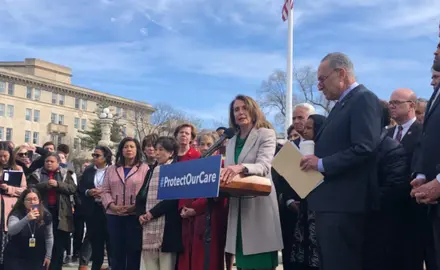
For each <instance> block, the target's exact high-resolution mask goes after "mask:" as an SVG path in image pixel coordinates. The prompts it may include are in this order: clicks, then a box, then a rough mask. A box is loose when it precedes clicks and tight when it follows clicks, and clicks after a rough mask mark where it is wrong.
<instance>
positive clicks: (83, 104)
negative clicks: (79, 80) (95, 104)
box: [81, 100, 87, 111]
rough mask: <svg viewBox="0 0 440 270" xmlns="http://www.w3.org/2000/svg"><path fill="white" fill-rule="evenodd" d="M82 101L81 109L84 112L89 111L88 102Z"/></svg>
mask: <svg viewBox="0 0 440 270" xmlns="http://www.w3.org/2000/svg"><path fill="white" fill-rule="evenodd" d="M81 101H82V103H81V109H82V110H83V111H87V100H81Z"/></svg>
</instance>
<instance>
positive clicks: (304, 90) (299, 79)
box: [293, 66, 333, 113]
mask: <svg viewBox="0 0 440 270" xmlns="http://www.w3.org/2000/svg"><path fill="white" fill-rule="evenodd" d="M293 78H294V80H295V82H296V84H297V85H298V92H299V93H301V94H302V99H303V100H304V102H308V103H310V104H312V105H314V106H315V107H320V108H322V109H323V110H324V111H325V113H329V112H330V110H331V109H332V107H333V103H332V102H331V101H329V100H327V99H326V98H325V97H324V95H323V94H322V93H321V92H320V91H319V90H318V89H317V88H316V86H317V84H318V81H317V79H316V70H314V69H313V68H311V67H308V66H306V67H303V68H300V69H299V70H297V71H295V72H294V73H293Z"/></svg>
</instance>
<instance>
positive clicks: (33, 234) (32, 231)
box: [28, 220, 37, 238]
mask: <svg viewBox="0 0 440 270" xmlns="http://www.w3.org/2000/svg"><path fill="white" fill-rule="evenodd" d="M36 225H37V221H36V220H35V223H34V229H33V230H32V229H31V225H30V224H29V223H28V227H29V231H30V232H31V235H32V238H35V226H36Z"/></svg>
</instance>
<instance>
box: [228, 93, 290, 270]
mask: <svg viewBox="0 0 440 270" xmlns="http://www.w3.org/2000/svg"><path fill="white" fill-rule="evenodd" d="M229 117H230V120H229V122H230V126H231V127H232V128H236V129H237V131H238V133H237V135H235V136H234V137H233V138H232V139H230V140H229V142H228V144H227V146H226V160H225V169H224V170H223V171H222V173H221V176H220V178H221V181H223V182H225V183H226V184H228V183H230V182H231V181H232V179H233V178H234V176H236V175H237V174H244V175H258V176H262V177H268V178H271V175H270V171H271V162H272V159H273V157H274V154H275V147H276V135H275V131H274V130H273V128H272V126H271V124H270V123H269V122H268V121H267V120H266V119H265V117H264V114H263V113H262V111H261V109H260V108H259V106H258V105H257V103H256V102H255V101H254V100H253V99H252V98H250V97H248V96H243V95H239V96H237V97H236V98H235V99H234V100H233V101H232V103H231V105H230V109H229ZM282 248H283V241H282V236H281V225H280V217H279V212H278V203H277V197H276V191H275V187H274V185H273V183H272V191H271V193H270V195H269V196H258V197H240V198H231V199H230V203H229V216H228V230H227V236H226V252H228V253H232V254H235V255H236V263H237V267H238V268H242V269H275V268H276V267H277V265H278V252H277V251H278V250H281V249H282Z"/></svg>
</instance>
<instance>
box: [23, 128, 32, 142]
mask: <svg viewBox="0 0 440 270" xmlns="http://www.w3.org/2000/svg"><path fill="white" fill-rule="evenodd" d="M24 142H25V143H30V142H31V132H30V131H29V130H26V131H25V132H24Z"/></svg>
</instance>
